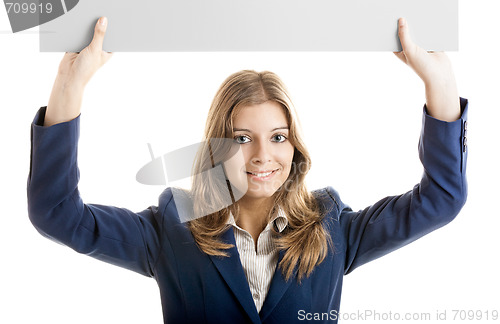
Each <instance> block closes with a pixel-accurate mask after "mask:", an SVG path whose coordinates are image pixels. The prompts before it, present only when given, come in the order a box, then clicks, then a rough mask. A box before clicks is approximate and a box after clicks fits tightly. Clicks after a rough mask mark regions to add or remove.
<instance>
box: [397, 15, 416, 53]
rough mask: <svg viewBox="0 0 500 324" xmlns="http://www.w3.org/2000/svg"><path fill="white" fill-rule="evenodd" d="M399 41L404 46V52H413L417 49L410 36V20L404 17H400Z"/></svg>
mask: <svg viewBox="0 0 500 324" xmlns="http://www.w3.org/2000/svg"><path fill="white" fill-rule="evenodd" d="M398 25H399V30H398V35H399V41H400V42H401V46H402V47H403V52H405V53H412V52H413V51H415V47H416V45H415V43H413V41H412V39H411V36H410V28H409V27H408V22H407V21H406V19H404V18H399V24H398Z"/></svg>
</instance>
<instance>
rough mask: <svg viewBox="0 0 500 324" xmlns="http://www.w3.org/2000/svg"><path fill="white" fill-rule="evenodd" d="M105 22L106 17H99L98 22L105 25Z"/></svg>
mask: <svg viewBox="0 0 500 324" xmlns="http://www.w3.org/2000/svg"><path fill="white" fill-rule="evenodd" d="M107 22H108V19H107V18H106V17H101V19H99V24H101V25H102V26H105V25H106V23H107Z"/></svg>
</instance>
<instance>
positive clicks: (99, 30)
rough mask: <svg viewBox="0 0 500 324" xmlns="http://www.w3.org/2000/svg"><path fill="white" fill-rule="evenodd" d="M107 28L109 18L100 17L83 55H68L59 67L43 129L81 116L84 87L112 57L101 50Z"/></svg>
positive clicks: (81, 53)
mask: <svg viewBox="0 0 500 324" xmlns="http://www.w3.org/2000/svg"><path fill="white" fill-rule="evenodd" d="M106 28H107V19H106V17H101V18H100V19H99V20H98V21H97V23H96V25H95V28H94V38H93V39H92V42H91V43H90V44H89V46H87V47H85V48H84V49H83V50H82V51H81V52H80V53H66V54H64V57H63V59H62V61H61V63H60V64H59V70H58V72H57V77H56V80H55V82H54V86H53V87H52V93H51V95H50V99H49V104H48V105H47V112H46V113H45V121H44V126H51V125H54V124H58V123H62V122H66V121H70V120H72V119H74V118H76V117H77V116H78V115H79V114H80V108H81V105H82V97H83V91H84V89H85V86H86V85H87V83H88V82H89V81H90V79H91V78H92V76H93V75H94V73H95V72H96V71H97V70H98V69H99V68H100V67H101V66H102V65H104V64H105V63H106V62H107V61H108V60H109V59H110V58H111V56H112V53H107V52H104V51H103V50H102V43H103V41H104V35H105V33H106Z"/></svg>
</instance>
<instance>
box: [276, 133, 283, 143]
mask: <svg viewBox="0 0 500 324" xmlns="http://www.w3.org/2000/svg"><path fill="white" fill-rule="evenodd" d="M284 141H286V136H285V135H283V134H276V135H274V136H273V142H278V143H282V142H284Z"/></svg>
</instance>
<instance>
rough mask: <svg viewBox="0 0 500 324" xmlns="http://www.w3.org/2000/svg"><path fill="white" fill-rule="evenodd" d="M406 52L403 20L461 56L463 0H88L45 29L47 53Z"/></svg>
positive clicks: (427, 42)
mask: <svg viewBox="0 0 500 324" xmlns="http://www.w3.org/2000/svg"><path fill="white" fill-rule="evenodd" d="M100 16H107V17H108V19H109V26H108V31H107V35H106V39H105V42H104V50H106V51H109V52H122V51H123V52H161V51H399V50H400V44H399V40H398V37H397V19H398V18H399V17H405V18H406V19H407V20H408V22H409V25H410V28H411V32H412V37H413V38H414V40H415V41H416V42H417V43H418V44H419V45H420V46H421V47H423V48H425V49H427V50H445V51H456V50H458V2H457V0H418V1H415V0H307V1H306V0H141V1H131V0H104V1H103V0H85V1H80V2H79V3H78V5H77V6H76V7H75V8H74V9H72V10H71V11H69V12H67V13H66V14H65V15H63V16H61V17H59V18H57V19H55V20H52V21H50V22H47V23H45V24H43V25H41V26H40V51H42V52H65V51H71V52H78V51H80V50H81V49H82V48H84V47H85V46H86V45H87V44H88V43H89V42H90V40H91V39H92V34H93V27H94V23H95V21H96V20H97V19H98V18H99V17H100Z"/></svg>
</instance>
